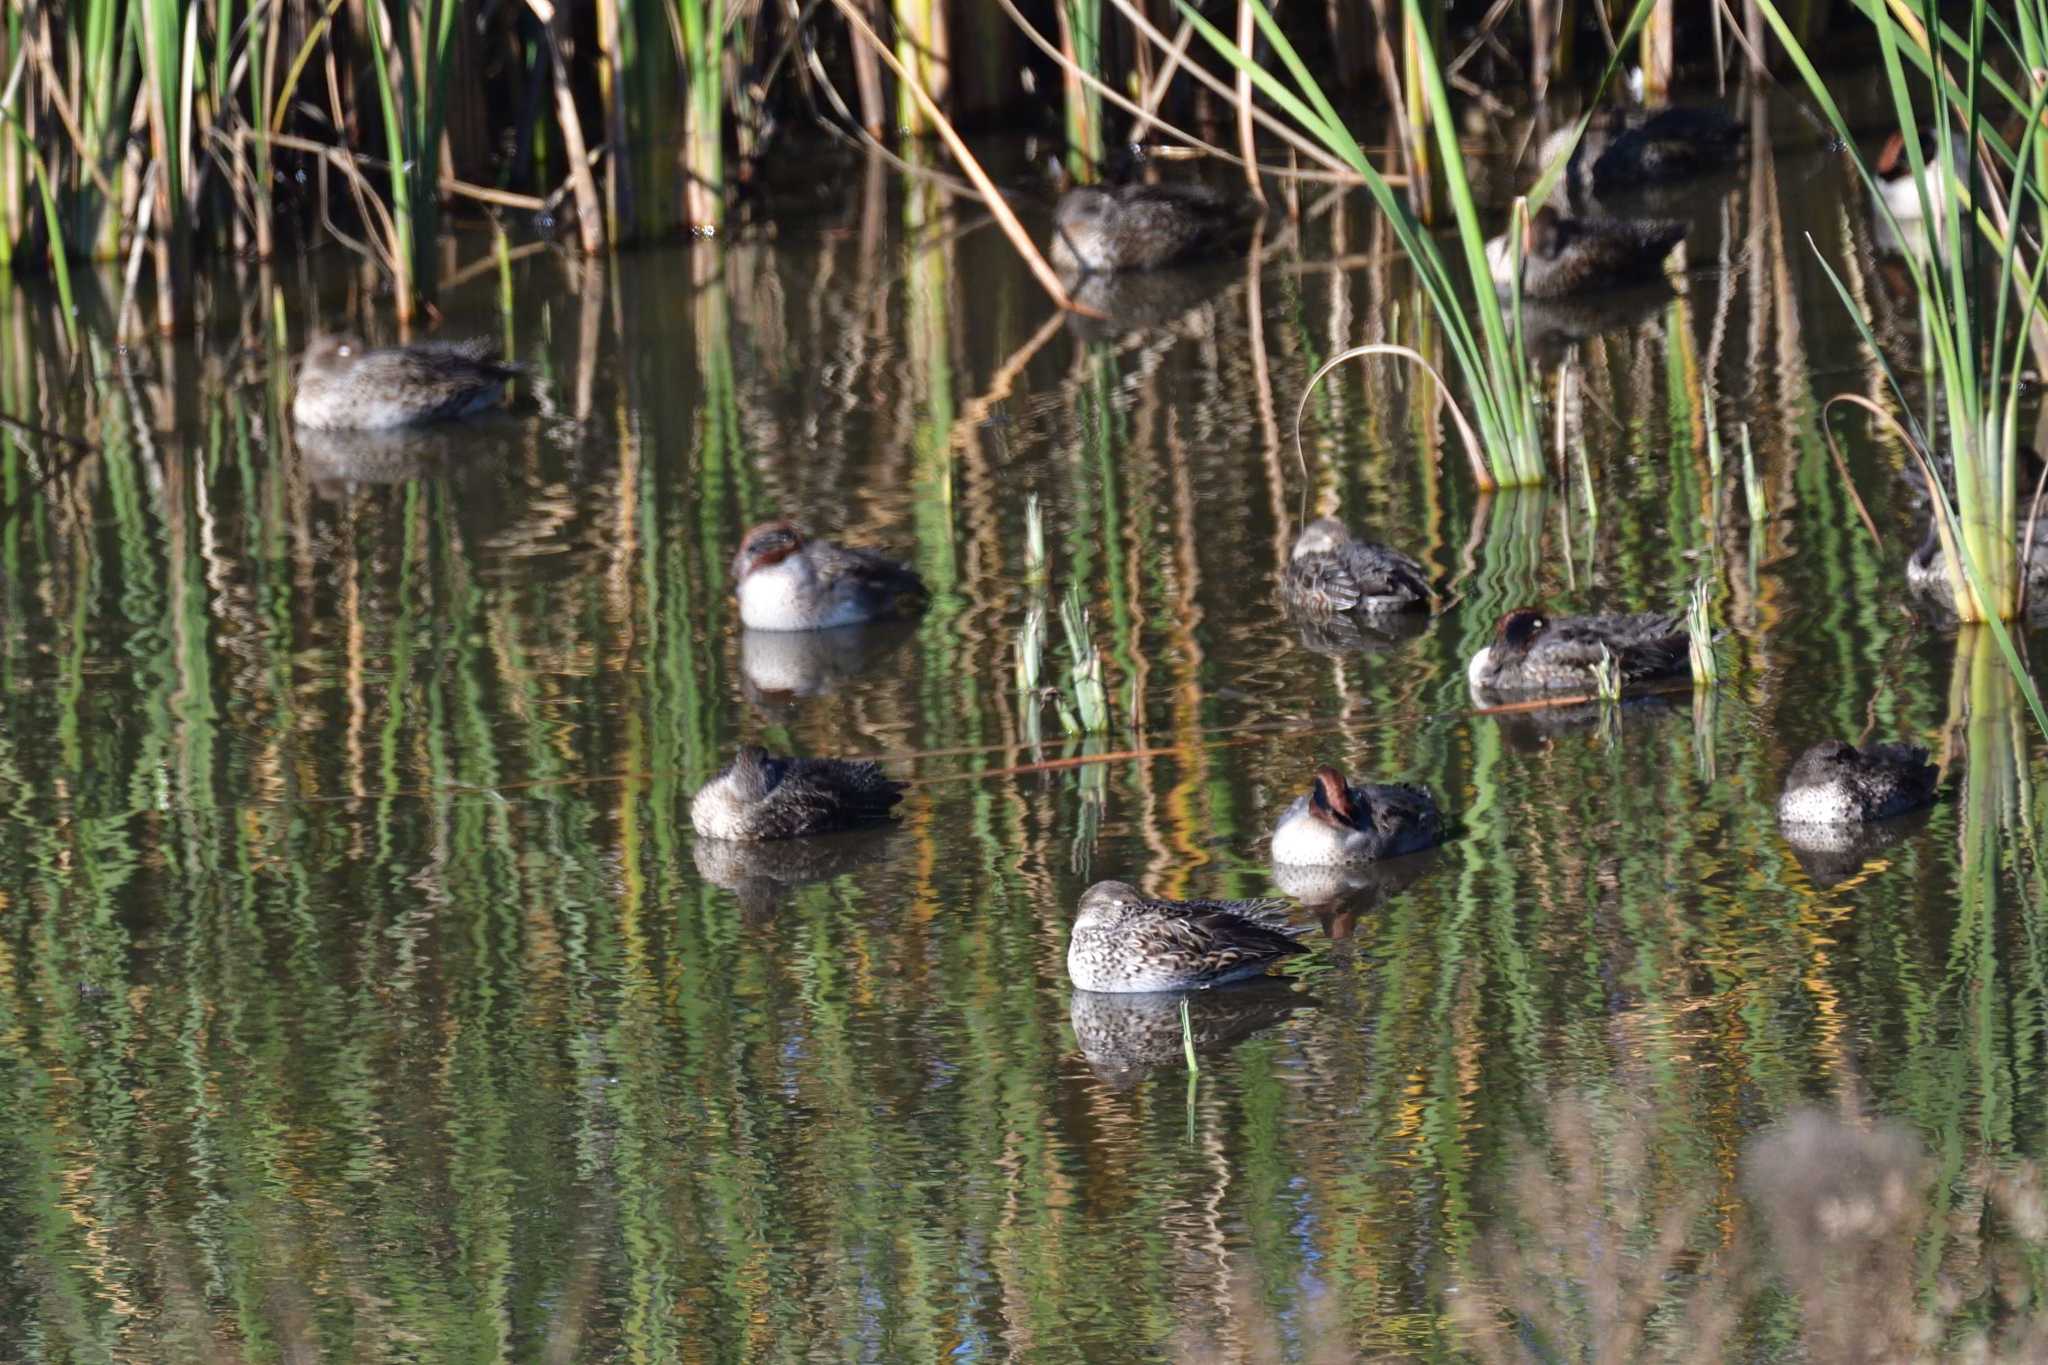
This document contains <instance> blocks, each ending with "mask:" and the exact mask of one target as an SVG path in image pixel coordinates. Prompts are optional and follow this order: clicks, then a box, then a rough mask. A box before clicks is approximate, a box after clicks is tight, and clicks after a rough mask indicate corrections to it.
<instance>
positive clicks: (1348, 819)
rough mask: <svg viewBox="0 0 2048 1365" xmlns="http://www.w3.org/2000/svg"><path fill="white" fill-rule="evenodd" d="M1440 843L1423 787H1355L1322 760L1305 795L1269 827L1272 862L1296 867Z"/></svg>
mask: <svg viewBox="0 0 2048 1365" xmlns="http://www.w3.org/2000/svg"><path fill="white" fill-rule="evenodd" d="M1443 841H1444V819H1443V816H1442V814H1441V813H1439V812H1438V810H1437V806H1436V798H1435V797H1434V796H1431V795H1430V794H1429V790H1428V789H1427V788H1425V787H1417V786H1413V785H1410V784H1408V783H1405V782H1403V783H1393V784H1377V785H1367V786H1363V787H1354V786H1351V785H1350V784H1348V783H1347V782H1345V780H1344V774H1343V773H1342V772H1341V771H1339V770H1338V769H1337V768H1336V767H1335V766H1334V765H1332V764H1328V763H1325V764H1323V765H1322V766H1321V767H1319V768H1317V769H1316V775H1315V781H1314V782H1312V783H1311V784H1310V786H1309V789H1308V794H1307V795H1306V796H1297V797H1296V798H1295V799H1294V804H1292V805H1290V806H1289V807H1288V808H1287V809H1286V810H1285V811H1284V812H1282V813H1281V816H1280V823H1279V824H1278V825H1276V826H1274V829H1273V861H1274V862H1275V863H1284V864H1289V865H1293V866H1301V867H1332V866H1337V865H1341V864H1344V863H1370V862H1377V861H1378V860H1380V859H1382V858H1398V857H1400V856H1401V855H1402V854H1404V853H1419V852H1421V851H1422V850H1423V849H1425V848H1435V847H1436V846H1437V845H1438V844H1440V843H1442V842H1443Z"/></svg>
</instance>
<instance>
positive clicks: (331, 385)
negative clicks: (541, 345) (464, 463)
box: [292, 336, 520, 431]
mask: <svg viewBox="0 0 2048 1365" xmlns="http://www.w3.org/2000/svg"><path fill="white" fill-rule="evenodd" d="M519 373H520V370H519V367H518V366H516V365H507V364H504V363H503V362H501V361H500V360H499V359H498V348H497V346H496V345H495V344H494V343H492V342H490V341H487V340H482V339H477V340H472V341H423V342H419V343H417V344H415V345H411V346H380V347H376V348H374V349H372V348H369V347H366V346H364V345H363V343H362V342H361V341H360V340H358V339H357V338H355V337H352V336H319V337H315V338H314V339H313V340H312V341H311V342H310V343H309V344H308V345H307V347H306V354H305V356H304V357H303V358H302V359H301V360H300V361H299V377H298V385H297V391H296V392H295V393H294V394H293V396H292V420H293V421H294V422H296V423H297V424H298V425H300V426H302V427H312V428H315V429H320V430H329V431H338V430H363V431H377V430H386V429H389V428H391V427H406V426H416V425H418V424H420V423H423V422H439V421H444V420H447V419H450V418H456V417H468V416H470V415H471V414H473V413H478V412H482V411H484V410H485V409H487V408H494V407H497V406H498V405H499V404H500V403H502V402H503V401H504V399H505V385H506V384H507V383H509V382H510V381H511V380H512V379H514V378H515V377H517V376H518V374H519Z"/></svg>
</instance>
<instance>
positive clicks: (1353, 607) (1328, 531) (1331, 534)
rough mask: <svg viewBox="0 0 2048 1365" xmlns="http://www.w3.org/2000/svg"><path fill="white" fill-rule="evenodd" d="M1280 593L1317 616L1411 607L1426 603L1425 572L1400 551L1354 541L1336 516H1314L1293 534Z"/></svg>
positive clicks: (1291, 604) (1426, 578)
mask: <svg viewBox="0 0 2048 1365" xmlns="http://www.w3.org/2000/svg"><path fill="white" fill-rule="evenodd" d="M1280 592H1281V596H1282V597H1283V598H1284V599H1285V600H1286V602H1287V604H1288V605H1289V606H1290V607H1293V608H1294V609H1295V610H1297V611H1302V612H1307V613H1310V614H1311V615H1316V616H1329V615H1335V614H1336V613H1338V612H1345V611H1363V612H1383V611H1413V610H1423V609H1427V608H1428V606H1429V598H1430V591H1429V574H1428V572H1427V571H1426V570H1425V569H1424V568H1423V567H1422V566H1421V565H1420V564H1417V563H1416V562H1415V561H1414V560H1412V559H1410V558H1409V557H1408V556H1407V555H1404V554H1402V553H1401V552H1400V551H1399V550H1394V549H1390V548H1388V547H1387V546H1385V545H1375V544H1373V543H1372V542H1371V541H1364V540H1353V539H1352V538H1351V532H1350V530H1349V529H1347V528H1346V527H1345V525H1344V523H1343V522H1341V521H1339V520H1337V519H1336V518H1335V517H1318V518H1316V519H1315V520H1314V521H1312V522H1310V523H1309V524H1308V525H1307V526H1304V527H1303V528H1302V530H1301V534H1300V535H1299V536H1297V537H1295V541H1294V549H1293V551H1292V553H1290V554H1289V555H1288V557H1287V567H1286V569H1285V570H1283V571H1282V573H1281V575H1280Z"/></svg>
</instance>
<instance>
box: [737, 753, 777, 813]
mask: <svg viewBox="0 0 2048 1365" xmlns="http://www.w3.org/2000/svg"><path fill="white" fill-rule="evenodd" d="M729 779H730V781H731V783H732V790H733V795H734V796H736V797H738V798H739V799H740V800H742V801H760V800H763V799H764V798H766V797H767V795H768V793H769V792H771V791H774V790H775V786H776V784H777V783H779V782H780V781H781V780H782V763H781V762H780V761H779V760H777V759H773V758H770V757H769V756H768V751H767V750H766V749H764V748H762V747H761V746H760V745H758V744H743V745H741V746H740V751H739V752H738V753H737V754H734V755H733V760H732V768H731V769H730V771H729Z"/></svg>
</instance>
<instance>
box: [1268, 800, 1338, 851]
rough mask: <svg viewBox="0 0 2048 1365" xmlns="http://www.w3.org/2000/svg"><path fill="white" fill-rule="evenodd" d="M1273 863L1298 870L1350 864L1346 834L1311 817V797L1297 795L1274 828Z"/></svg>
mask: <svg viewBox="0 0 2048 1365" xmlns="http://www.w3.org/2000/svg"><path fill="white" fill-rule="evenodd" d="M1273 861H1274V862H1276V863H1286V864H1290V865H1292V866H1296V867H1328V866H1331V865H1332V864H1335V863H1342V862H1346V861H1348V859H1347V858H1346V857H1345V853H1344V835H1343V833H1342V831H1340V830H1336V829H1332V828H1331V827H1330V826H1329V825H1328V824H1326V823H1324V822H1323V821H1321V820H1318V819H1316V818H1315V817H1314V816H1313V815H1311V814H1309V803H1308V798H1307V797H1306V796H1297V797H1296V798H1295V799H1294V804H1293V805H1291V806H1289V807H1288V808H1287V812H1286V813H1285V814H1284V815H1282V816H1281V817H1280V823H1279V824H1278V825H1277V826H1275V827H1274V830H1273Z"/></svg>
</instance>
